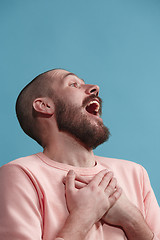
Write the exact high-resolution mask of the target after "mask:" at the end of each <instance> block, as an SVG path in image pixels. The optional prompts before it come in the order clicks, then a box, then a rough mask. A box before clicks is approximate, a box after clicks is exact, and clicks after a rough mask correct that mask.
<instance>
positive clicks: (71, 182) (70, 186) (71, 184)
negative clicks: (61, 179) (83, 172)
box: [65, 170, 75, 192]
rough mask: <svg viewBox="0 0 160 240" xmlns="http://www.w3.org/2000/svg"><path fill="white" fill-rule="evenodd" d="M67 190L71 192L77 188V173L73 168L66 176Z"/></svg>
mask: <svg viewBox="0 0 160 240" xmlns="http://www.w3.org/2000/svg"><path fill="white" fill-rule="evenodd" d="M65 185H66V191H67V192H68V191H69V192H71V191H74V189H75V173H74V171H73V170H70V171H69V172H68V173H67V176H66V184H65Z"/></svg>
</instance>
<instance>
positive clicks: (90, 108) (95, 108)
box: [86, 100, 100, 116]
mask: <svg viewBox="0 0 160 240" xmlns="http://www.w3.org/2000/svg"><path fill="white" fill-rule="evenodd" d="M99 110H100V103H99V102H98V101H97V100H92V101H90V102H89V103H88V104H87V106H86V111H87V112H88V113H90V114H93V115H96V116H99Z"/></svg>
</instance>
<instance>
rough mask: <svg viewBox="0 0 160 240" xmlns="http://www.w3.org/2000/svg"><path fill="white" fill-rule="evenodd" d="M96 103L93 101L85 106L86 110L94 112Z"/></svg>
mask: <svg viewBox="0 0 160 240" xmlns="http://www.w3.org/2000/svg"><path fill="white" fill-rule="evenodd" d="M96 107H97V105H96V104H95V103H93V104H91V105H89V106H87V107H86V110H87V112H89V113H92V114H95V109H96Z"/></svg>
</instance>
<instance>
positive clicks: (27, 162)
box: [0, 154, 41, 170]
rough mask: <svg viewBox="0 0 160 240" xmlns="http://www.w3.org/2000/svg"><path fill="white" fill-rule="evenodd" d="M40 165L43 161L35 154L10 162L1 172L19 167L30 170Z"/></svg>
mask: <svg viewBox="0 0 160 240" xmlns="http://www.w3.org/2000/svg"><path fill="white" fill-rule="evenodd" d="M40 163H41V159H40V158H39V157H38V155H37V154H33V155H30V156H26V157H21V158H17V159H15V160H13V161H10V162H8V163H6V164H5V165H3V166H2V167H0V170H1V169H6V168H10V167H19V168H28V169H30V168H34V167H36V166H37V165H40Z"/></svg>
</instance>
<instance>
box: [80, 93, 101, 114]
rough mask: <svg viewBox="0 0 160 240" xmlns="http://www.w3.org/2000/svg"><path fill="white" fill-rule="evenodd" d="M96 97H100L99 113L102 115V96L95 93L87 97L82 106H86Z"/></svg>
mask: <svg viewBox="0 0 160 240" xmlns="http://www.w3.org/2000/svg"><path fill="white" fill-rule="evenodd" d="M95 99H98V101H99V105H100V107H99V114H100V115H102V102H103V101H102V98H100V97H98V96H95V95H94V94H92V95H90V96H88V97H86V98H85V99H84V100H83V103H82V106H83V107H85V106H86V105H87V104H88V103H89V102H90V101H91V100H95Z"/></svg>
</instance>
